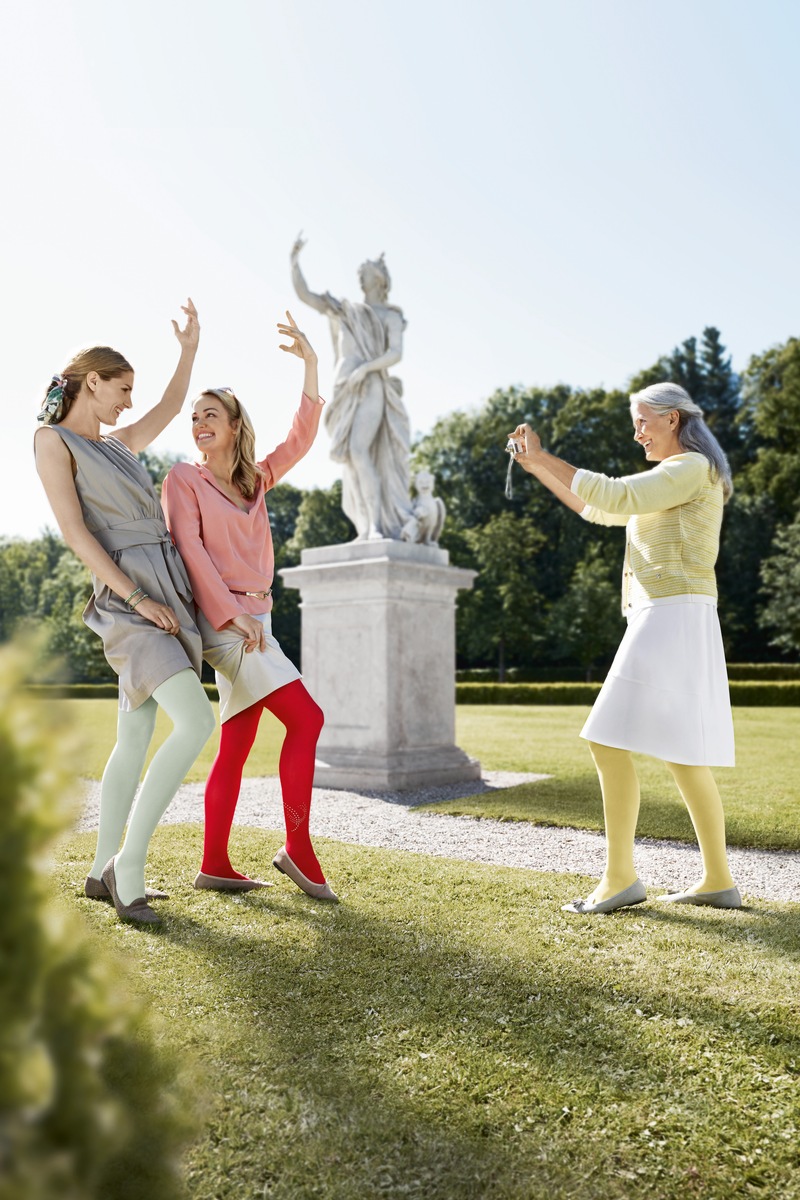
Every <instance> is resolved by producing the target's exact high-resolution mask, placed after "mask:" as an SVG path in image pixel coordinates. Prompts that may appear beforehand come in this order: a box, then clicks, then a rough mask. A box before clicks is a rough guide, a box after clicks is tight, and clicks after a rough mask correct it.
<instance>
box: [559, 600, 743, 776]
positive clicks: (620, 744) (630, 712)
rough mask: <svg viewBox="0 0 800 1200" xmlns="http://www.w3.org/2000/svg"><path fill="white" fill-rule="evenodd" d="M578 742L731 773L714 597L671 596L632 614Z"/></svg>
mask: <svg viewBox="0 0 800 1200" xmlns="http://www.w3.org/2000/svg"><path fill="white" fill-rule="evenodd" d="M581 737H583V738H586V739H587V741H590V742H599V743H600V744H601V745H604V746H615V747H617V748H618V749H620V750H634V751H637V752H638V753H640V754H651V755H653V757H654V758H660V759H663V760H664V761H666V762H674V763H683V764H685V765H686V766H692V767H701V766H707V767H732V766H734V765H735V757H736V756H735V748H734V740H733V716H732V713H731V700H730V692H729V690H728V674H727V670H726V667H725V652H724V649H723V646H722V634H721V632H720V627H719V618H718V616H717V605H716V601H715V600H714V599H713V597H712V596H691V595H689V596H670V597H668V598H667V599H663V600H651V601H650V602H649V603H647V604H644V605H641V606H640V607H638V608H636V609H635V610H634V611H633V612H632V613H631V615H630V616H629V617H628V628H627V630H626V632H625V636H624V637H623V639H622V641H621V643H620V646H619V649H618V650H617V653H616V656H615V658H614V662H613V663H612V665H611V670H610V671H609V673H608V678H607V679H606V681H605V683H604V684H603V686H602V688H601V689H600V692H599V694H598V696H597V699H596V701H595V703H594V707H593V708H592V711H591V713H590V714H589V718H588V720H587V721H586V724H585V725H584V727H583V729H582V730H581Z"/></svg>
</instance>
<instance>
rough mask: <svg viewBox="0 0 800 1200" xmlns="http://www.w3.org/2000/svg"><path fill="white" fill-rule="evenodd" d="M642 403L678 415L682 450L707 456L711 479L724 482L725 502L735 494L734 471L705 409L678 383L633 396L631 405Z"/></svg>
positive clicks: (657, 385)
mask: <svg viewBox="0 0 800 1200" xmlns="http://www.w3.org/2000/svg"><path fill="white" fill-rule="evenodd" d="M636 401H638V403H639V404H646V405H647V407H648V408H652V409H653V411H654V412H657V413H662V414H663V413H668V412H677V414H678V444H679V446H680V448H681V450H685V451H687V452H688V451H695V452H696V453H698V454H704V455H705V457H706V458H707V459H708V461H709V463H710V464H711V477H712V479H714V480H717V479H719V480H720V482H721V483H722V495H723V497H724V500H725V503H726V504H727V502H728V501H729V500H730V498H731V496H732V495H733V479H732V478H731V468H730V466H729V464H728V458H727V455H726V454H725V451H724V450H723V449H722V446H720V444H719V442H718V441H717V439H716V438H715V437H714V434H713V433H712V432H711V430H710V429H709V428H708V426H707V425H706V420H705V417H704V416H703V410H702V409H701V408H700V406H699V405H698V404H695V402H694V400H693V399H692V397H691V396H690V395H689V393H688V392H687V391H686V389H685V388H682V387H681V386H680V384H678V383H653V384H651V385H650V387H646V388H643V389H642V391H641V392H632V393H631V404H633V403H634V402H636Z"/></svg>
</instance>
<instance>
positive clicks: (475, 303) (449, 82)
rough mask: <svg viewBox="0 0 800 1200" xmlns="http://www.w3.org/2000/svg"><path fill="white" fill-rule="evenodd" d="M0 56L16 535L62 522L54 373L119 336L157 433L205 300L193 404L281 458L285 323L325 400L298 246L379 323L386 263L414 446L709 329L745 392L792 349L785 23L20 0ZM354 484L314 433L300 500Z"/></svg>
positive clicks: (681, 13)
mask: <svg viewBox="0 0 800 1200" xmlns="http://www.w3.org/2000/svg"><path fill="white" fill-rule="evenodd" d="M0 45H2V47H3V70H2V72H1V73H0V155H1V156H2V157H1V158H0V162H1V163H2V168H3V171H2V175H3V185H2V189H0V212H1V213H2V219H0V247H2V255H1V257H0V263H1V264H2V274H1V275H0V285H1V286H0V330H1V331H2V337H3V389H2V390H3V400H4V403H5V414H6V420H5V423H4V432H5V434H6V439H5V445H6V455H5V463H4V466H5V470H4V471H3V473H2V483H1V484H0V486H1V487H2V492H0V513H1V514H2V519H1V520H0V534H19V535H22V536H25V537H33V536H35V535H36V534H37V533H38V532H39V530H40V529H41V528H42V527H43V526H44V525H45V524H47V523H49V524H51V525H52V524H54V522H53V519H52V517H51V515H50V513H49V509H48V507H47V504H46V501H45V499H44V495H43V493H42V491H41V487H40V485H39V482H38V479H37V477H36V475H35V471H34V467H33V460H32V454H31V449H30V443H31V434H32V431H33V428H34V425H35V414H36V411H37V410H38V407H39V399H40V397H41V395H42V394H43V391H44V387H45V385H46V383H47V381H48V379H49V378H50V376H51V375H52V374H53V373H54V372H55V371H58V370H60V369H61V367H62V366H63V365H64V364H65V363H66V361H67V360H68V358H69V356H70V353H71V352H72V351H73V350H75V349H77V348H79V347H81V346H85V345H90V344H92V343H98V342H102V343H109V344H111V345H113V346H116V347H117V348H118V349H120V350H121V351H122V352H123V353H124V354H125V355H126V357H127V358H128V359H129V360H130V361H131V362H132V363H133V364H134V367H135V369H136V385H135V389H134V397H133V398H134V404H135V406H137V407H138V408H140V409H142V408H145V407H146V406H148V405H149V404H151V403H153V402H154V401H155V400H157V399H158V398H159V397H160V394H161V391H162V390H163V387H164V385H165V384H166V382H167V380H168V378H169V376H170V374H171V371H172V369H173V366H174V362H175V361H176V359H177V343H176V342H175V341H174V338H173V334H172V329H171V326H170V317H173V316H178V315H179V306H180V304H181V302H182V301H183V299H184V297H185V296H186V295H191V296H192V298H193V299H194V301H195V303H196V304H197V306H198V309H199V311H200V319H201V324H202V329H203V332H202V342H201V348H200V352H199V355H198V358H197V363H196V367H195V374H194V380H193V383H194V384H196V385H197V387H198V389H199V388H200V387H201V386H203V385H211V386H220V385H229V386H232V387H234V388H235V389H236V391H237V393H238V394H239V396H240V397H241V399H242V400H243V402H244V403H245V404H246V405H247V406H248V408H249V410H250V412H251V414H252V416H253V418H254V421H255V424H256V428H257V430H258V433H259V450H260V451H261V452H262V453H266V452H268V451H269V450H270V449H271V448H272V446H274V445H275V444H276V443H277V442H278V441H280V440H281V439H282V437H283V435H284V433H285V431H286V429H287V428H288V426H289V423H290V421H291V416H292V413H293V411H294V407H295V404H296V400H297V398H298V395H299V383H300V379H301V372H302V368H301V365H300V363H299V362H298V361H297V360H296V359H293V358H290V357H289V356H287V355H284V354H281V353H280V352H279V351H278V350H277V348H276V347H277V339H276V331H275V324H276V322H277V321H278V320H280V319H282V314H283V312H284V310H285V308H287V307H289V308H291V310H292V312H293V313H294V315H295V317H296V319H297V320H298V322H299V323H300V325H301V327H302V328H304V329H305V330H306V332H307V333H308V335H309V337H310V338H311V340H312V343H313V344H314V345H315V347H316V348H317V350H318V352H319V355H320V367H321V379H322V391H323V394H325V393H326V392H327V393H328V394H329V393H330V387H331V384H330V380H331V375H332V370H331V369H332V355H331V348H330V337H329V332H328V327H327V322H326V320H325V318H323V317H321V316H320V315H319V314H317V313H315V312H313V311H311V310H310V309H307V308H305V307H304V306H303V305H302V304H301V303H300V301H299V300H298V299H297V298H296V297H295V295H294V292H293V289H292V286H291V280H290V274H289V250H290V248H291V245H292V242H293V240H294V238H295V236H296V234H297V233H298V231H299V230H301V229H302V230H304V232H305V235H306V237H307V239H308V245H307V247H306V249H305V250H304V252H303V258H302V264H303V267H304V270H305V273H306V278H307V280H308V282H309V285H310V286H311V288H312V289H313V290H315V291H325V290H330V291H331V292H332V293H333V294H334V295H338V296H346V297H348V298H351V299H357V298H360V291H359V287H358V279H357V268H358V266H359V264H360V263H361V262H362V261H363V260H364V259H365V258H368V257H370V258H372V257H377V256H378V255H379V254H380V253H381V252H382V251H385V253H386V261H387V264H388V266H389V269H390V271H391V274H392V280H393V287H392V294H391V299H392V301H393V302H394V303H395V304H399V305H401V306H402V308H403V310H404V312H405V315H406V318H407V319H408V322H409V324H408V329H407V331H406V339H405V346H404V357H403V361H402V363H401V364H400V365H399V367H398V368H396V374H398V375H399V376H400V377H401V378H402V380H403V382H404V385H405V399H406V404H407V407H408V410H409V414H410V416H411V423H412V427H413V429H414V430H415V431H417V432H427V431H428V430H429V429H430V428H431V426H432V424H433V422H434V420H435V419H436V418H437V417H438V416H440V415H443V414H445V413H447V412H450V411H452V410H453V409H455V408H461V407H468V408H471V407H474V406H476V405H478V404H479V403H480V402H481V401H482V400H483V399H484V398H485V397H486V396H487V395H489V394H490V393H491V392H492V391H493V390H494V389H495V388H497V387H503V386H507V385H509V384H512V383H525V384H550V383H554V382H556V381H558V380H565V381H567V382H569V383H572V384H574V385H581V386H592V385H599V384H604V385H606V386H609V387H611V386H618V385H624V383H625V381H626V379H627V377H628V376H629V375H630V374H631V373H632V372H633V371H635V370H637V369H638V368H640V367H643V366H646V365H649V364H650V363H651V362H652V361H653V360H654V359H655V358H656V357H657V356H658V355H659V354H660V353H662V352H665V351H668V350H670V349H671V348H672V346H674V345H675V344H676V343H677V342H679V341H680V340H682V339H683V338H684V337H687V336H689V335H691V334H695V333H698V334H699V333H700V331H701V330H702V328H703V326H704V325H707V324H715V325H717V326H718V327H719V328H720V329H721V330H722V334H723V339H724V341H725V342H726V343H727V345H728V347H729V349H730V351H731V352H732V354H733V359H734V366H736V367H737V368H741V367H743V366H744V365H745V364H746V362H747V360H748V358H749V355H750V354H751V353H754V352H759V351H761V350H763V349H765V348H766V347H767V346H768V345H771V344H773V343H775V342H778V341H783V340H784V339H786V338H787V337H789V336H790V335H792V334H797V333H798V316H799V314H798V298H797V280H798V278H800V248H799V247H798V238H797V211H798V197H799V196H800V156H798V154H797V114H798V112H800V96H799V95H798V92H800V84H799V83H798V79H799V78H800V72H798V71H797V63H796V55H797V47H798V45H800V6H798V5H797V4H795V3H794V2H793V0H759V2H758V3H756V2H755V0H746V2H742V0H671V3H670V4H669V5H665V4H655V3H642V0H519V2H515V0H491V2H490V0H404V2H403V3H402V4H400V3H389V2H388V0H303V2H302V3H295V4H291V3H288V4H287V3H277V2H276V0H226V2H225V3H222V0H192V3H191V4H187V3H178V2H177V0H136V3H132V2H131V3H113V4H110V3H108V0H4V2H3V6H2V12H1V13H0ZM187 409H188V405H187ZM188 430H189V421H188V416H187V417H180V418H178V419H177V420H176V421H175V422H174V423H173V425H171V426H170V428H169V429H168V430H167V431H166V433H165V434H164V435H163V436H162V437H161V438H160V439H159V442H158V443H157V444H156V446H157V448H160V449H162V450H165V449H169V450H172V451H176V452H183V453H184V454H186V455H190V454H191V453H192V449H193V447H192V443H191V441H190V438H189V432H188ZM505 432H506V431H505V430H498V443H502V442H503V440H504V435H505ZM9 433H10V438H9V436H8V435H9ZM503 465H504V464H502V465H501V466H500V471H501V473H502V467H503ZM586 465H587V466H591V464H590V463H587V464H586ZM337 470H338V469H337V467H336V466H335V464H333V463H331V462H330V460H329V458H328V439H327V435H326V434H325V433H324V431H323V432H322V433H321V434H320V437H319V439H318V443H317V445H316V446H315V447H314V448H313V450H312V451H311V453H310V454H309V455H308V457H307V458H306V460H304V462H303V463H301V464H300V465H299V466H298V467H297V468H295V470H294V472H293V473H292V474H291V475H290V476H289V479H288V481H289V482H293V483H295V484H296V485H297V486H299V487H304V488H305V487H311V486H314V485H321V486H327V485H328V484H330V483H331V482H332V481H333V480H334V479H335V478H336V477H337Z"/></svg>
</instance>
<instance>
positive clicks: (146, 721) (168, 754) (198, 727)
mask: <svg viewBox="0 0 800 1200" xmlns="http://www.w3.org/2000/svg"><path fill="white" fill-rule="evenodd" d="M159 706H160V707H161V708H163V709H164V712H165V713H166V714H167V716H168V717H169V718H170V720H171V721H172V724H173V729H172V733H171V734H170V735H169V737H168V738H167V740H166V741H165V742H164V744H163V745H162V746H161V747H160V748H159V750H158V751H157V752H156V754H155V756H154V758H153V761H152V762H151V763H150V767H149V769H148V772H147V774H146V775H145V778H144V783H143V784H142V787H141V790H140V792H139V796H138V798H137V800H136V804H135V805H134V807H133V812H132V813H131V805H132V804H133V798H134V796H135V795H136V789H137V787H138V786H139V780H140V779H141V776H142V769H143V768H144V760H145V758H146V756H147V749H148V747H149V745H150V740H151V738H152V736H153V729H154V728H155V723H156V714H157V712H158V709H159ZM213 732H214V712H213V709H212V707H211V705H210V703H209V700H208V697H207V696H206V694H205V692H204V691H203V688H202V685H201V683H200V680H199V679H198V678H197V675H196V674H195V673H194V671H193V670H191V668H188V667H187V669H186V670H185V671H179V672H178V674H177V675H172V676H170V678H169V679H167V680H166V681H165V682H164V683H162V684H160V686H159V687H157V688H156V689H155V691H154V692H153V694H152V696H150V697H149V698H148V699H147V700H145V702H144V704H141V705H140V706H139V708H135V709H134V710H133V711H132V712H122V711H120V713H119V717H118V721H117V744H116V746H115V747H114V749H113V750H112V752H111V757H110V758H109V760H108V763H107V764H106V769H105V771H104V772H103V781H102V784H101V787H100V828H99V830H98V834H97V853H96V855H95V859H94V863H93V864H92V869H91V872H90V874H91V875H92V876H93V877H94V878H95V879H99V878H100V875H101V874H102V871H103V868H104V867H105V865H106V863H107V862H108V860H109V859H110V858H113V856H114V855H115V854H116V855H117V860H116V863H115V864H114V873H115V875H116V880H117V893H118V895H119V898H120V900H121V901H122V903H123V904H130V903H131V902H132V901H133V900H135V899H136V898H137V896H143V895H144V864H145V859H146V857H147V847H148V846H149V844H150V838H151V837H152V836H153V831H154V830H155V827H156V825H157V824H158V822H159V821H160V820H161V818H162V816H163V815H164V813H165V812H166V810H167V806H168V804H169V802H170V800H171V799H172V797H173V796H174V795H175V793H176V792H177V790H178V787H179V786H180V784H181V782H182V781H183V778H184V776H185V775H186V772H187V771H188V770H189V767H190V766H191V765H192V763H193V762H194V760H195V759H196V758H197V756H198V754H199V753H200V751H201V750H202V749H203V746H204V745H205V744H206V742H207V741H208V739H209V738H210V737H211V734H212V733H213ZM129 816H130V821H129V822H128V817H129ZM126 822H128V832H127V833H126V835H125V841H124V843H123V846H122V849H121V850H120V851H119V853H118V854H117V850H118V847H119V843H120V839H121V837H122V832H123V830H124V828H125V823H126Z"/></svg>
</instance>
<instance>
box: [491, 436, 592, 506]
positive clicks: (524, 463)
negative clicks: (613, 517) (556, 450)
mask: <svg viewBox="0 0 800 1200" xmlns="http://www.w3.org/2000/svg"><path fill="white" fill-rule="evenodd" d="M509 437H512V438H515V439H516V440H517V441H519V442H521V443H522V447H523V448H522V450H521V451H520V452H519V454H515V455H514V461H515V462H518V463H519V465H520V466H521V467H522V468H523V470H525V471H527V472H528V474H529V475H533V476H535V478H536V479H538V480H539V482H540V483H541V484H543V485H544V487H546V488H547V489H548V491H550V492H552V493H553V495H554V496H555V497H556V499H558V500H560V501H561V503H562V504H565V505H566V507H567V508H570V509H572V511H573V512H576V513H582V512H583V510H584V508H585V507H586V505H585V504H584V502H583V500H581V498H580V496H576V495H575V493H574V492H573V491H572V490H571V484H572V480H573V479H574V477H575V471H576V468H575V467H571V466H570V465H569V463H566V462H564V460H563V459H561V458H556V456H555V455H554V454H548V453H547V451H546V450H543V449H542V443H541V441H540V440H539V436H538V434H535V433H534V432H533V430H532V429H531V427H530V425H518V426H517V428H516V429H515V430H514V432H513V433H511V434H509Z"/></svg>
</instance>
